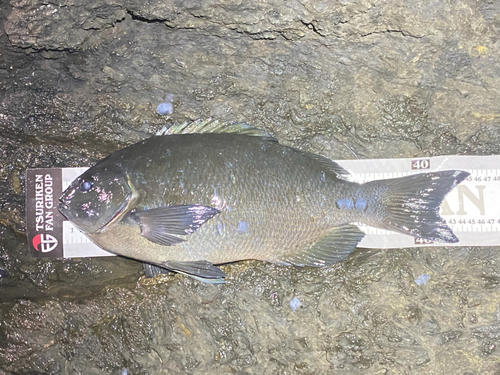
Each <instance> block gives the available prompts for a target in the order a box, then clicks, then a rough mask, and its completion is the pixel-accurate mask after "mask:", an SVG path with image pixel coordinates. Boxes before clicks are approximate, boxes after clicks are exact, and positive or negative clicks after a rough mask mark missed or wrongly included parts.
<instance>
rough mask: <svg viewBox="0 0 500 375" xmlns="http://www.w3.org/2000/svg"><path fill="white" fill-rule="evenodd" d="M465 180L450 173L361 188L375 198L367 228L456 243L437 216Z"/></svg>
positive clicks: (419, 176) (460, 172)
mask: <svg viewBox="0 0 500 375" xmlns="http://www.w3.org/2000/svg"><path fill="white" fill-rule="evenodd" d="M467 176H469V173H468V172H463V171H454V170H452V171H442V172H431V173H422V174H416V175H412V176H406V177H401V178H394V179H389V180H378V181H371V182H367V183H366V184H364V185H363V186H364V188H365V189H367V190H366V191H367V193H368V194H369V195H370V196H372V197H373V196H375V197H376V199H375V201H374V204H373V205H371V207H369V208H368V209H369V211H370V212H367V214H368V215H367V216H368V222H367V224H369V225H373V226H376V227H379V228H383V229H389V230H393V231H396V232H400V233H404V234H409V235H410V236H413V237H417V238H423V239H427V240H431V241H436V242H450V243H452V242H458V238H457V237H456V236H455V235H454V234H453V232H452V230H451V228H450V227H448V226H447V225H446V224H445V222H444V220H443V219H442V218H441V216H440V215H439V206H440V205H441V202H442V201H443V199H444V197H445V196H446V194H448V193H449V192H450V191H451V190H452V189H453V188H454V187H455V186H456V185H458V184H459V183H460V182H462V181H463V180H464V179H465V178H467ZM369 206H370V205H369Z"/></svg>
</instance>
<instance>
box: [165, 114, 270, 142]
mask: <svg viewBox="0 0 500 375" xmlns="http://www.w3.org/2000/svg"><path fill="white" fill-rule="evenodd" d="M193 133H237V134H245V135H249V136H253V137H261V138H264V139H266V140H269V141H274V142H277V141H278V140H277V139H276V138H274V137H273V136H271V135H269V134H268V133H266V132H265V131H264V130H260V129H257V128H256V127H255V126H252V125H249V124H247V123H245V122H219V121H217V120H212V119H208V120H196V121H193V122H185V123H184V124H180V125H173V126H171V127H170V128H168V129H167V127H166V126H164V127H163V128H162V129H161V130H160V131H159V132H158V133H156V135H172V134H193Z"/></svg>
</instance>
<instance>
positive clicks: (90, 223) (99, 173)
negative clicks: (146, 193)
mask: <svg viewBox="0 0 500 375" xmlns="http://www.w3.org/2000/svg"><path fill="white" fill-rule="evenodd" d="M133 195H134V189H133V188H132V187H131V185H130V184H129V180H128V177H127V175H126V174H117V173H116V172H115V171H113V170H112V168H108V167H105V166H99V165H96V166H94V167H92V168H90V169H88V170H87V171H85V172H84V173H83V174H81V175H80V176H79V177H77V178H76V179H75V180H74V181H73V182H72V183H71V185H70V186H69V187H68V188H67V189H66V190H65V191H64V193H63V194H62V195H61V198H59V206H58V208H59V211H60V212H61V213H62V214H63V215H64V216H65V217H66V218H67V219H68V220H69V221H70V222H72V223H73V224H74V225H75V226H76V227H77V228H78V229H79V230H80V231H82V232H84V233H96V232H101V231H103V230H104V229H105V228H106V227H108V226H109V225H111V224H113V223H115V222H117V221H119V220H120V219H121V218H122V217H123V215H124V214H125V213H126V212H127V211H128V210H129V203H130V202H131V199H132V197H133Z"/></svg>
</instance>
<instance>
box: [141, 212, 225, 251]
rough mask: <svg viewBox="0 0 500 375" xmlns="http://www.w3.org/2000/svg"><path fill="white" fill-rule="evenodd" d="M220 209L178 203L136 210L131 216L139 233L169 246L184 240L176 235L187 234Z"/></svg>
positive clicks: (150, 239)
mask: <svg viewBox="0 0 500 375" xmlns="http://www.w3.org/2000/svg"><path fill="white" fill-rule="evenodd" d="M219 212H220V211H219V210H217V209H215V208H212V207H208V206H200V205H179V206H165V207H158V208H153V209H150V210H143V211H137V212H134V213H133V214H131V216H132V217H133V218H134V219H135V220H136V221H137V222H138V223H139V226H140V228H141V235H142V236H144V237H145V238H147V239H148V240H149V241H151V242H154V243H156V244H159V245H164V246H171V245H175V244H176V243H179V242H182V241H184V239H182V238H179V237H177V236H176V235H188V234H191V233H193V232H194V231H196V230H197V229H198V228H199V227H201V226H202V225H203V224H204V223H205V222H206V221H207V220H209V219H211V218H212V217H214V216H215V215H217V214H218V213H219Z"/></svg>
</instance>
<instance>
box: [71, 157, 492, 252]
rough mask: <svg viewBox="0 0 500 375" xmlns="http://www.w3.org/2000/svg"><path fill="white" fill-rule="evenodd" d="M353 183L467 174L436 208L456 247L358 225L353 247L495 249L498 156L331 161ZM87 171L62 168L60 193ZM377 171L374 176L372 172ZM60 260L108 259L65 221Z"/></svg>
mask: <svg viewBox="0 0 500 375" xmlns="http://www.w3.org/2000/svg"><path fill="white" fill-rule="evenodd" d="M337 162H338V163H339V164H340V165H341V166H342V167H343V168H344V169H346V170H347V171H348V172H349V173H350V175H349V176H348V179H349V180H350V181H354V182H359V183H363V182H367V181H372V180H380V179H387V178H396V177H403V176H407V175H410V174H415V173H423V172H432V171H442V170H450V169H456V170H462V171H467V172H469V173H470V174H471V175H470V176H469V177H468V178H467V179H466V180H465V181H463V182H462V183H461V184H460V185H458V186H457V187H456V188H455V189H453V190H452V191H451V192H450V193H449V194H448V195H447V196H446V198H445V200H444V202H443V204H442V205H441V216H442V217H443V219H444V220H445V221H446V223H447V224H448V225H449V226H450V227H451V229H452V230H453V232H454V233H455V235H456V236H457V237H458V239H459V242H457V243H453V244H450V243H446V244H443V243H433V242H432V241H427V240H422V239H418V238H413V237H410V236H407V235H403V234H399V233H395V232H391V231H387V230H383V229H378V228H373V227H369V226H366V225H360V226H359V227H360V229H361V230H363V231H364V232H365V233H366V236H365V237H364V238H363V240H362V241H361V242H360V244H359V245H358V247H364V248H377V249H384V248H385V249H387V248H401V247H417V246H498V245H500V168H498V167H499V166H500V156H437V157H431V158H418V159H368V160H339V161H337ZM86 169H87V168H63V169H62V190H63V191H64V190H65V189H66V187H67V186H69V185H70V184H71V182H73V180H74V179H75V178H77V177H78V176H79V175H80V174H82V173H83V172H84V171H85V170H86ZM373 171H377V172H373ZM63 247H64V257H68V258H71V257H91V256H112V255H113V254H111V253H108V252H107V251H104V250H102V249H100V248H99V247H97V246H96V245H94V244H93V243H92V242H91V241H90V240H89V239H88V238H87V237H86V236H85V235H84V234H83V233H81V232H80V231H79V230H78V229H76V227H74V226H73V225H72V224H71V223H70V222H69V221H64V222H63Z"/></svg>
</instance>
